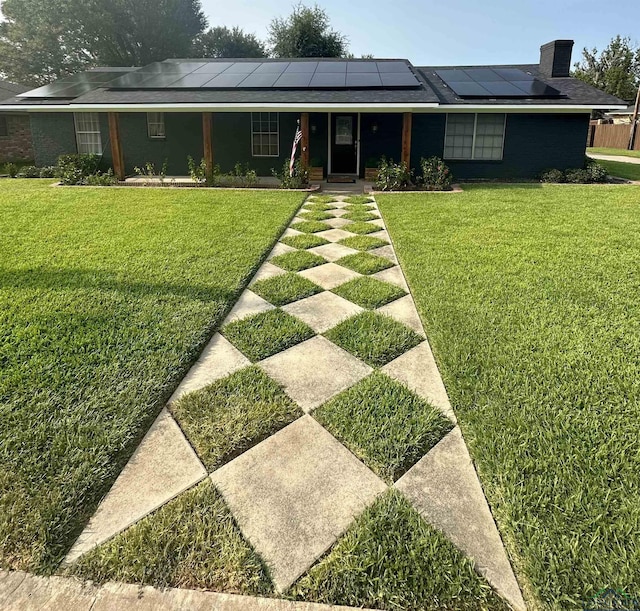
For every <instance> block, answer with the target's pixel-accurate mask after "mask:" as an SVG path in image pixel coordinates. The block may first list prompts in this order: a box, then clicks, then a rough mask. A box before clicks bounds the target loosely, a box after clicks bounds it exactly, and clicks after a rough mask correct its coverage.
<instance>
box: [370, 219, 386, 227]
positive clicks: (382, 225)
mask: <svg viewBox="0 0 640 611" xmlns="http://www.w3.org/2000/svg"><path fill="white" fill-rule="evenodd" d="M369 222H370V223H372V224H373V225H378V227H383V228H384V221H383V220H382V219H373V220H372V221H369Z"/></svg>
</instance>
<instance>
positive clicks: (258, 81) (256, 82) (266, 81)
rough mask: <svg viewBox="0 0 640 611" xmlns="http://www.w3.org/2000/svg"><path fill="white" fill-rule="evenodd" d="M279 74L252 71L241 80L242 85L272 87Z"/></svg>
mask: <svg viewBox="0 0 640 611" xmlns="http://www.w3.org/2000/svg"><path fill="white" fill-rule="evenodd" d="M279 76H280V74H279V73H278V74H269V73H266V74H257V73H256V72H254V73H253V74H250V75H249V76H247V78H245V79H244V81H242V83H241V84H242V87H272V86H273V84H274V83H275V82H276V81H277V80H278V77H279Z"/></svg>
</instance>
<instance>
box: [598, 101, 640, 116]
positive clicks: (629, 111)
mask: <svg viewBox="0 0 640 611" xmlns="http://www.w3.org/2000/svg"><path fill="white" fill-rule="evenodd" d="M634 110H635V105H634V104H631V105H630V106H627V107H626V108H619V109H618V110H612V111H611V112H606V113H605V114H606V115H632V114H633V112H634Z"/></svg>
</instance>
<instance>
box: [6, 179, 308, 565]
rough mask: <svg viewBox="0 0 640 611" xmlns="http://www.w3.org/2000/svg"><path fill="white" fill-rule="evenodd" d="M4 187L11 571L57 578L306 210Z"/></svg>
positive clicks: (232, 196)
mask: <svg viewBox="0 0 640 611" xmlns="http://www.w3.org/2000/svg"><path fill="white" fill-rule="evenodd" d="M50 184H51V181H50V180H49V181H37V180H33V181H31V180H9V179H6V180H0V193H1V194H2V195H1V197H0V329H2V333H1V334H0V566H2V567H5V568H14V569H29V570H33V571H37V572H45V573H46V572H49V571H51V570H53V569H54V568H55V567H56V565H57V564H58V562H59V561H60V560H61V558H62V557H63V556H64V554H65V552H66V551H67V549H68V548H69V546H70V545H71V544H72V542H73V540H74V538H75V537H76V536H77V535H78V534H79V532H80V530H81V529H82V527H83V526H84V524H85V523H86V521H87V520H88V518H89V517H90V515H91V514H92V513H93V511H94V510H95V508H96V505H97V503H98V502H99V500H100V498H101V496H102V495H103V494H104V493H105V492H106V490H107V489H108V488H109V486H110V485H111V483H112V482H113V480H114V479H115V477H116V476H117V474H118V472H119V471H120V469H121V468H122V466H123V465H124V464H125V462H126V461H127V459H128V457H129V456H130V455H131V453H132V452H133V450H134V448H135V446H136V444H137V442H138V441H139V439H140V438H141V436H142V435H143V434H144V432H145V430H146V429H147V428H148V426H149V424H150V423H151V422H152V420H153V418H154V417H155V415H156V414H157V413H158V411H159V409H160V408H161V406H162V405H163V404H164V402H165V401H166V399H167V398H168V397H169V396H170V394H171V392H172V391H173V390H174V389H175V387H176V386H177V384H178V382H179V381H180V379H181V378H182V376H183V375H184V374H185V373H186V371H187V370H188V368H189V366H190V364H191V363H192V362H193V361H194V360H195V358H196V357H197V355H198V353H199V350H200V348H201V347H202V346H203V344H204V343H205V342H206V341H207V339H208V338H209V337H210V336H211V334H212V332H213V330H214V328H215V327H216V326H217V325H218V323H219V321H221V319H222V317H223V316H224V314H225V312H226V311H227V310H228V309H229V308H230V307H231V305H232V304H233V302H234V301H235V299H236V297H237V295H238V294H239V292H240V290H241V289H242V287H243V286H244V285H245V284H246V283H247V281H248V280H249V279H250V277H251V276H252V274H253V271H254V270H255V269H256V268H257V267H258V265H259V263H260V261H261V259H262V258H263V257H264V256H265V255H266V253H267V252H269V250H270V248H271V247H272V246H273V244H274V243H275V241H276V239H277V237H278V236H279V235H280V233H281V232H282V230H283V229H284V227H285V226H286V224H287V223H288V221H289V220H290V219H291V218H292V216H293V214H294V212H295V210H296V209H297V208H298V206H299V205H300V203H301V201H302V197H303V196H302V195H300V194H298V193H291V194H282V193H279V192H268V191H267V192H263V191H253V192H251V193H243V192H240V191H221V192H212V191H208V190H192V189H166V190H164V189H163V190H161V189H151V190H147V189H139V188H135V189H124V188H122V189H99V188H95V189H91V188H77V189H76V188H52V187H50V186H49V185H50Z"/></svg>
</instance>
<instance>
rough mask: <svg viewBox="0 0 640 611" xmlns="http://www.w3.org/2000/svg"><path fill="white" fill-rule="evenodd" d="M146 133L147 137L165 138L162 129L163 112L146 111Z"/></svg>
mask: <svg viewBox="0 0 640 611" xmlns="http://www.w3.org/2000/svg"><path fill="white" fill-rule="evenodd" d="M147 133H148V134H149V138H165V137H166V135H165V131H164V113H163V112H148V113H147Z"/></svg>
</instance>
